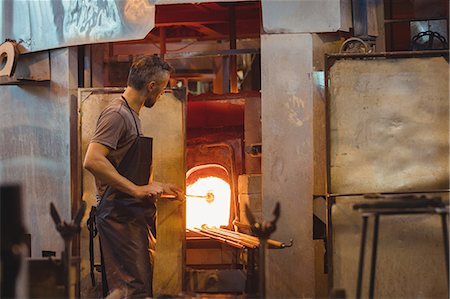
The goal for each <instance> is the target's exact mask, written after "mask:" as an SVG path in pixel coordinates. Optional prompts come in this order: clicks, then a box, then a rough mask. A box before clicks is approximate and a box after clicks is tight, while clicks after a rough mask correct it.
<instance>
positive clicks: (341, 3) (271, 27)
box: [261, 0, 351, 33]
mask: <svg viewBox="0 0 450 299" xmlns="http://www.w3.org/2000/svg"><path fill="white" fill-rule="evenodd" d="M261 2H262V14H263V26H264V31H265V32H266V33H309V32H335V31H338V30H343V31H348V29H349V26H350V25H351V11H350V9H351V5H350V0H283V1H277V0H261Z"/></svg>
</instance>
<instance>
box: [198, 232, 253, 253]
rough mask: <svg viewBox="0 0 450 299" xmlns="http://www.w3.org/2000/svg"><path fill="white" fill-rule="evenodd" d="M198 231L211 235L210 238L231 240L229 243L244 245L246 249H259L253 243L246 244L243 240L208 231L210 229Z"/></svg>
mask: <svg viewBox="0 0 450 299" xmlns="http://www.w3.org/2000/svg"><path fill="white" fill-rule="evenodd" d="M197 230H199V231H200V232H202V233H205V234H209V235H210V236H213V237H217V238H221V239H224V240H229V241H231V242H233V243H235V244H239V245H242V246H244V247H245V248H247V247H248V248H256V247H257V245H255V244H252V243H250V242H245V241H243V240H239V239H238V238H230V237H227V236H224V235H223V234H220V233H217V232H213V231H210V230H208V229H204V228H197Z"/></svg>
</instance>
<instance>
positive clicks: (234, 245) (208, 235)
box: [192, 229, 246, 249]
mask: <svg viewBox="0 0 450 299" xmlns="http://www.w3.org/2000/svg"><path fill="white" fill-rule="evenodd" d="M192 231H194V232H196V233H198V234H200V235H203V236H205V237H209V238H211V239H214V240H217V241H220V242H222V243H224V244H227V245H230V246H233V247H236V248H242V249H244V248H246V246H245V245H242V244H239V243H236V242H233V241H231V240H227V239H226V238H223V237H219V236H215V235H212V234H209V233H207V232H203V231H201V230H199V229H193V230H192Z"/></svg>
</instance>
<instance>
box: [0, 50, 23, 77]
mask: <svg viewBox="0 0 450 299" xmlns="http://www.w3.org/2000/svg"><path fill="white" fill-rule="evenodd" d="M18 56H19V52H18V51H17V49H16V45H15V43H13V42H5V43H3V44H1V45H0V77H3V76H7V77H11V76H12V75H13V74H14V69H15V67H16V62H17V57H18Z"/></svg>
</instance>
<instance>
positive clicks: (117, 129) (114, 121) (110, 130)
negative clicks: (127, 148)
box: [91, 110, 126, 150]
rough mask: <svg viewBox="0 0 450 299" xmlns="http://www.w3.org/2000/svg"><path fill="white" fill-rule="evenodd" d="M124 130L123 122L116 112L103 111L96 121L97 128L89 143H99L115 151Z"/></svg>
mask: <svg viewBox="0 0 450 299" xmlns="http://www.w3.org/2000/svg"><path fill="white" fill-rule="evenodd" d="M125 128H126V124H125V120H124V119H123V117H122V116H121V115H120V114H119V113H118V112H117V111H113V110H105V111H103V113H102V114H101V115H100V117H99V119H98V121H97V127H96V129H95V133H94V136H93V137H92V139H91V143H93V142H95V143H100V144H103V145H105V146H107V147H109V148H112V149H114V150H116V149H117V144H118V143H119V139H120V137H121V136H122V132H124V131H125Z"/></svg>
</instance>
